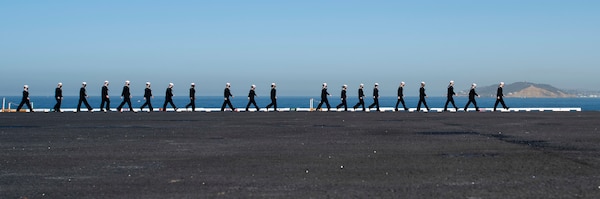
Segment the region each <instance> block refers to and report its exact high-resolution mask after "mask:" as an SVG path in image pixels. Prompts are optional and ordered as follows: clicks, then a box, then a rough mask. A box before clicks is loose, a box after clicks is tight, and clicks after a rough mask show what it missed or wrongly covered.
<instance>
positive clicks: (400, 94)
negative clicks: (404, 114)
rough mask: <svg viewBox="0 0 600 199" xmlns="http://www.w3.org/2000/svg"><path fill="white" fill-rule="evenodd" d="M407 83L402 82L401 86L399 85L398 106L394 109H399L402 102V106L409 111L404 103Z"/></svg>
mask: <svg viewBox="0 0 600 199" xmlns="http://www.w3.org/2000/svg"><path fill="white" fill-rule="evenodd" d="M405 84H406V83H404V82H400V86H398V101H396V108H395V109H394V110H395V111H398V105H399V104H400V102H402V106H403V107H404V110H405V111H408V108H406V104H404V85H405Z"/></svg>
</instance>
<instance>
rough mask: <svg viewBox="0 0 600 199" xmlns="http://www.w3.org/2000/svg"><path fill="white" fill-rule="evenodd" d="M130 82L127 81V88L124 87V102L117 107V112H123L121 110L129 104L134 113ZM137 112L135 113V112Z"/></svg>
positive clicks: (122, 94) (122, 96) (122, 93)
mask: <svg viewBox="0 0 600 199" xmlns="http://www.w3.org/2000/svg"><path fill="white" fill-rule="evenodd" d="M129 83H130V82H129V80H127V81H125V86H123V91H122V92H121V98H123V102H121V104H120V105H119V106H118V107H117V111H119V112H121V108H123V105H125V103H127V105H129V110H130V111H134V110H133V108H132V107H131V92H129ZM134 112H135V111H134Z"/></svg>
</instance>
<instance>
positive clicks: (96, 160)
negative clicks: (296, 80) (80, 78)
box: [0, 112, 600, 198]
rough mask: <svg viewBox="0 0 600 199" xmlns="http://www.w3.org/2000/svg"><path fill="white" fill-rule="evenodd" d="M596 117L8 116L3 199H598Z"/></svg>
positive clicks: (3, 129) (1, 128)
mask: <svg viewBox="0 0 600 199" xmlns="http://www.w3.org/2000/svg"><path fill="white" fill-rule="evenodd" d="M599 119H600V113H599V112H527V113H499V112H498V113H475V112H472V113H392V112H386V113H349V112H271V113H262V112H256V113H235V112H225V113H221V112H213V113H189V112H186V113H173V112H170V113H130V112H125V113H116V112H114V113H85V112H84V113H0V139H1V142H0V150H1V152H0V157H1V162H0V168H1V169H0V198H25V197H26V198H219V197H222V198H263V197H265V198H600V131H599V130H598V128H599V127H600V120H599Z"/></svg>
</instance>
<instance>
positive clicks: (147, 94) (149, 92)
mask: <svg viewBox="0 0 600 199" xmlns="http://www.w3.org/2000/svg"><path fill="white" fill-rule="evenodd" d="M150 98H154V96H152V89H150V82H146V89H144V100H146V102H145V103H144V104H142V107H140V111H144V107H146V105H148V108H150V111H149V112H152V111H154V108H152V102H151V100H150ZM149 112H148V113H149Z"/></svg>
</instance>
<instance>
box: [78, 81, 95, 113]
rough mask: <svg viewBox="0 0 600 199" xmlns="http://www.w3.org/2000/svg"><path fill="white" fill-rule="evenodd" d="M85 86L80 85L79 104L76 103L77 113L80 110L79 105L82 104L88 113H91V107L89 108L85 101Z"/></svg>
mask: <svg viewBox="0 0 600 199" xmlns="http://www.w3.org/2000/svg"><path fill="white" fill-rule="evenodd" d="M86 86H87V83H86V82H83V83H81V88H80V89H79V103H77V112H79V111H80V109H81V103H82V102H83V104H84V105H85V107H86V108H87V109H88V111H89V112H92V110H94V109H92V107H91V106H90V104H89V103H88V101H87V98H88V96H87V93H86V92H85V87H86Z"/></svg>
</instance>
